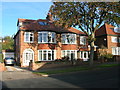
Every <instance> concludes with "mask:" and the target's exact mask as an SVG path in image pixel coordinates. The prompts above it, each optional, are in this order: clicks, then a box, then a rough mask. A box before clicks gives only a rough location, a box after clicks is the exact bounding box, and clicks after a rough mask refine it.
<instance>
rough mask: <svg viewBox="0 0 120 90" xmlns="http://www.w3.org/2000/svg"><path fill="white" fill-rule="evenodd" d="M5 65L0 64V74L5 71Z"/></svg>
mask: <svg viewBox="0 0 120 90" xmlns="http://www.w3.org/2000/svg"><path fill="white" fill-rule="evenodd" d="M5 70H6V68H5V64H4V63H0V72H2V71H5Z"/></svg>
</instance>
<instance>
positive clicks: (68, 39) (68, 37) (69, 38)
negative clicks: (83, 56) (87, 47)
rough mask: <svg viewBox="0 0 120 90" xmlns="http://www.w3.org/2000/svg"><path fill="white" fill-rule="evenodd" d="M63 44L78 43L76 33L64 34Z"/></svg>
mask: <svg viewBox="0 0 120 90" xmlns="http://www.w3.org/2000/svg"><path fill="white" fill-rule="evenodd" d="M62 43H63V44H76V34H71V33H68V34H62Z"/></svg>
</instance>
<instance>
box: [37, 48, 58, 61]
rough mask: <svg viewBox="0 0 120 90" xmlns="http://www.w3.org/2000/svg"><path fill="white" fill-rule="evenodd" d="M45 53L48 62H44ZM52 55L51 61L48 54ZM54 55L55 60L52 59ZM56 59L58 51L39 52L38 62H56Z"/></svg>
mask: <svg viewBox="0 0 120 90" xmlns="http://www.w3.org/2000/svg"><path fill="white" fill-rule="evenodd" d="M44 51H46V53H47V54H46V60H44V55H43V54H44ZM40 52H41V53H40ZM49 52H50V53H51V59H48V53H49ZM52 53H53V54H54V58H52ZM55 59H56V50H46V49H43V50H38V61H54V60H55Z"/></svg>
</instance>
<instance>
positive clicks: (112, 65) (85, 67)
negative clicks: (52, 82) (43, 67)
mask: <svg viewBox="0 0 120 90" xmlns="http://www.w3.org/2000/svg"><path fill="white" fill-rule="evenodd" d="M118 65H120V64H101V65H97V66H94V67H89V66H75V67H70V68H65V69H61V70H48V71H41V72H33V73H34V74H39V75H51V74H59V73H68V72H77V71H83V70H93V69H100V68H107V67H114V66H118Z"/></svg>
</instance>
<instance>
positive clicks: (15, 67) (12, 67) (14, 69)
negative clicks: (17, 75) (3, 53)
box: [6, 66, 28, 71]
mask: <svg viewBox="0 0 120 90" xmlns="http://www.w3.org/2000/svg"><path fill="white" fill-rule="evenodd" d="M6 71H28V69H23V68H21V67H19V66H6Z"/></svg>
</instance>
